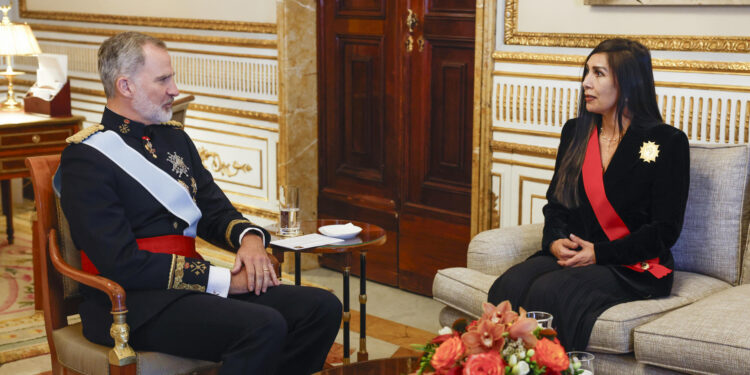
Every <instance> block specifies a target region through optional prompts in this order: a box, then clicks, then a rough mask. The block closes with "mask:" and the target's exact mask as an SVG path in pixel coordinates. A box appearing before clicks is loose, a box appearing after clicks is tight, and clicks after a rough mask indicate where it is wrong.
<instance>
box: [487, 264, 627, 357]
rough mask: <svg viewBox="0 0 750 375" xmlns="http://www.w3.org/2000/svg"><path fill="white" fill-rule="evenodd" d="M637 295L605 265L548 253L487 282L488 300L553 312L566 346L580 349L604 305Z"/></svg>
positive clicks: (554, 321) (609, 305)
mask: <svg viewBox="0 0 750 375" xmlns="http://www.w3.org/2000/svg"><path fill="white" fill-rule="evenodd" d="M637 299H640V298H639V297H638V296H637V295H636V294H635V293H633V292H632V291H631V290H630V289H628V288H627V287H626V285H625V284H624V283H622V282H621V281H620V279H619V277H618V276H617V275H615V273H614V272H613V271H612V269H611V268H609V267H608V266H602V265H597V264H593V265H589V266H584V267H574V268H571V267H568V268H565V267H561V266H560V265H558V264H557V259H556V258H554V257H552V256H549V255H540V256H534V257H531V258H529V259H527V260H525V261H523V262H521V263H519V264H516V265H515V266H513V267H511V268H509V269H508V270H507V271H505V273H504V274H503V275H502V276H500V277H499V278H498V279H497V280H495V283H494V284H492V287H491V288H490V291H489V293H488V296H487V300H488V302H490V303H493V304H498V303H500V302H502V301H505V300H509V301H510V303H511V305H512V306H513V309H514V310H515V311H518V307H519V306H520V307H523V308H524V309H526V311H544V312H548V313H550V314H552V316H553V319H552V325H553V327H554V328H555V329H556V330H557V333H558V338H559V339H560V343H561V344H563V346H564V347H565V349H566V350H568V351H570V350H585V349H586V347H587V346H588V342H589V337H590V336H591V330H592V329H593V328H594V323H595V322H596V320H597V319H598V318H599V315H601V314H602V313H603V312H604V311H605V310H606V309H608V308H610V307H612V306H614V305H616V304H618V303H623V302H628V301H634V300H637Z"/></svg>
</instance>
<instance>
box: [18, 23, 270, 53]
mask: <svg viewBox="0 0 750 375" xmlns="http://www.w3.org/2000/svg"><path fill="white" fill-rule="evenodd" d="M29 25H30V26H31V28H32V29H34V31H49V32H57V33H66V34H80V35H97V36H106V37H110V36H112V35H115V34H118V33H121V32H122V31H123V30H119V29H99V28H90V27H76V26H61V25H48V24H44V23H29ZM147 34H149V35H151V36H155V37H157V38H159V39H161V40H163V41H165V42H178V43H196V44H212V45H219V46H233V47H254V48H269V49H275V48H276V40H274V39H249V38H234V37H221V36H204V35H191V34H172V33H153V32H147Z"/></svg>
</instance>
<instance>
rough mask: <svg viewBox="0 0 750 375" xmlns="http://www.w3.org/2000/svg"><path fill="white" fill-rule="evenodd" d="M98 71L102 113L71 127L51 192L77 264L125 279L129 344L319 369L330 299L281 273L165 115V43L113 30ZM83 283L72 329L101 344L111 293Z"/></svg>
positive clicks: (171, 90)
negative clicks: (215, 262) (286, 281)
mask: <svg viewBox="0 0 750 375" xmlns="http://www.w3.org/2000/svg"><path fill="white" fill-rule="evenodd" d="M99 72H100V75H101V79H102V83H103V85H104V91H105V93H106V96H107V106H106V108H105V109H104V115H103V116H102V124H101V125H100V126H95V127H91V128H87V129H84V130H82V131H81V132H80V133H78V134H76V135H74V136H73V137H71V139H69V141H70V142H71V144H70V145H69V146H68V147H67V148H66V149H65V150H64V151H63V154H62V160H61V164H60V170H59V172H58V173H59V178H60V181H61V183H60V190H61V191H60V193H61V204H62V208H63V211H64V213H65V215H66V217H67V218H68V220H69V223H70V229H71V232H72V236H73V241H74V242H75V244H76V246H77V247H78V248H80V249H82V262H81V263H82V267H83V268H84V269H85V270H87V271H89V272H92V273H97V274H101V275H103V276H105V277H108V278H110V279H112V280H114V281H115V282H117V283H119V284H120V285H122V287H124V288H125V290H126V291H127V298H128V309H129V312H128V314H127V322H128V324H129V325H130V328H131V334H130V337H131V340H130V343H131V345H132V346H133V348H134V349H136V350H146V351H159V352H164V353H169V354H174V355H178V356H183V357H190V358H198V359H205V360H211V361H223V365H222V368H221V372H220V373H221V374H274V373H280V374H307V373H311V372H314V371H317V370H319V369H320V368H322V366H323V362H324V360H325V357H326V354H327V353H328V350H329V348H330V347H331V344H332V343H333V340H334V338H335V336H336V333H337V332H338V327H339V324H340V321H341V304H340V302H339V301H338V299H337V298H336V297H335V296H333V295H332V294H331V293H329V292H327V291H324V290H322V289H319V288H306V287H295V286H289V285H279V281H278V279H277V276H276V275H275V273H274V270H273V267H272V264H271V262H270V260H269V259H268V254H267V253H266V251H265V248H266V246H267V245H268V241H269V238H270V236H269V234H268V233H267V232H266V231H265V230H264V229H262V228H260V227H258V226H255V225H253V224H252V223H251V222H250V221H248V220H246V219H245V218H244V217H243V216H242V215H241V214H240V213H239V212H237V210H236V209H235V208H234V207H233V206H232V205H231V203H230V202H229V200H228V199H227V198H226V196H225V195H224V193H223V192H222V191H221V190H220V189H219V187H218V186H217V185H216V184H215V183H214V181H213V178H212V177H211V174H210V173H209V172H208V171H207V170H206V169H205V168H204V167H203V164H202V162H201V158H200V156H199V155H198V152H197V150H196V148H195V145H193V142H192V141H191V140H190V138H189V137H188V136H187V134H186V133H185V132H184V131H183V129H182V125H181V124H179V123H175V122H170V121H169V120H170V118H171V116H172V109H171V104H172V101H173V100H174V97H175V96H177V95H178V93H179V92H178V89H177V86H176V85H175V82H174V71H173V69H172V65H171V60H170V57H169V54H168V52H167V49H166V46H165V45H164V42H162V41H161V40H159V39H156V38H153V37H150V36H147V35H144V34H140V33H136V32H125V33H121V34H118V35H115V36H113V37H111V38H109V39H107V40H106V41H104V43H103V44H102V46H101V47H100V48H99ZM196 235H198V236H200V237H201V238H203V239H205V240H207V241H209V242H211V243H213V244H215V245H217V246H220V247H223V248H226V249H230V250H232V251H234V252H236V254H237V255H236V258H235V264H234V267H233V269H231V270H230V269H226V268H221V267H216V266H211V265H210V264H209V263H208V262H207V261H205V260H203V259H202V258H201V256H200V255H199V254H198V253H196V251H195V236H196ZM84 296H85V301H84V302H83V303H82V304H81V308H80V315H81V320H82V323H83V333H84V335H85V336H86V337H87V338H88V339H89V340H91V341H93V342H96V343H99V344H103V345H112V341H113V340H112V338H111V337H109V335H108V333H109V326H110V324H111V323H112V316H111V315H110V310H111V305H110V303H109V300H108V299H107V298H106V296H105V295H104V294H103V293H101V292H98V291H95V290H93V289H89V288H86V289H85V290H84Z"/></svg>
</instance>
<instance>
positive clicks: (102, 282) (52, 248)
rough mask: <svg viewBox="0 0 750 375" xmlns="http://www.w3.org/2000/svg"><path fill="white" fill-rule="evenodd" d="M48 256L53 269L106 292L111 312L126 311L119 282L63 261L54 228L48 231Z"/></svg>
mask: <svg viewBox="0 0 750 375" xmlns="http://www.w3.org/2000/svg"><path fill="white" fill-rule="evenodd" d="M49 257H50V260H51V261H52V265H53V266H55V269H57V271H58V272H60V273H61V274H63V275H65V276H67V277H70V278H71V279H73V280H75V281H78V282H79V283H81V284H85V285H88V286H90V287H92V288H96V289H99V290H101V291H102V292H104V293H106V294H107V296H109V300H110V301H112V313H113V314H122V313H125V312H127V311H128V309H127V307H126V306H125V289H123V288H122V287H121V286H120V284H118V283H116V282H114V281H112V280H110V279H107V278H105V277H102V276H97V275H92V274H90V273H88V272H85V271H81V270H79V269H76V268H73V267H72V266H71V265H69V264H68V263H66V262H65V260H64V259H63V258H62V255H60V248H59V247H58V245H57V230H55V229H54V228H53V229H50V231H49Z"/></svg>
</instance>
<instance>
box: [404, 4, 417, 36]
mask: <svg viewBox="0 0 750 375" xmlns="http://www.w3.org/2000/svg"><path fill="white" fill-rule="evenodd" d="M406 11H407V12H409V13H408V14H407V15H406V27H408V28H409V32H410V33H413V32H414V28H415V27H417V24H418V23H419V20H417V15H416V14H415V13H414V12H413V11H412V10H411V9H407V10H406Z"/></svg>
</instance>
